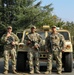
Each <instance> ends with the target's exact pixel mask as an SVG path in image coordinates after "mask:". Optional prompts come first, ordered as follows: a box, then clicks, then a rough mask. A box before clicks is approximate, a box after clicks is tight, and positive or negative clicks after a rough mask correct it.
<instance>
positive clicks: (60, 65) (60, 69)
mask: <svg viewBox="0 0 74 75" xmlns="http://www.w3.org/2000/svg"><path fill="white" fill-rule="evenodd" d="M61 58H62V53H61V52H59V51H58V52H57V53H56V55H55V59H56V63H57V70H58V73H61V72H62V60H61Z"/></svg>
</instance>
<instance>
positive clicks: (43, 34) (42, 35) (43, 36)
mask: <svg viewBox="0 0 74 75" xmlns="http://www.w3.org/2000/svg"><path fill="white" fill-rule="evenodd" d="M38 33H39V34H40V35H41V37H42V39H43V40H44V39H45V33H44V32H38Z"/></svg>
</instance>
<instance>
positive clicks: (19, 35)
mask: <svg viewBox="0 0 74 75" xmlns="http://www.w3.org/2000/svg"><path fill="white" fill-rule="evenodd" d="M17 36H18V38H19V39H20V40H22V36H23V33H22V32H19V33H17Z"/></svg>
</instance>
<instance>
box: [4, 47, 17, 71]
mask: <svg viewBox="0 0 74 75" xmlns="http://www.w3.org/2000/svg"><path fill="white" fill-rule="evenodd" d="M10 58H11V61H12V69H13V70H16V50H15V48H12V49H10V50H9V49H5V50H4V69H5V70H9V59H10Z"/></svg>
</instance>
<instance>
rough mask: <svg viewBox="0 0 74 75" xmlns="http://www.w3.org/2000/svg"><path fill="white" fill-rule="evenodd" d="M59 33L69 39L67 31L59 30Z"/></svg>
mask: <svg viewBox="0 0 74 75" xmlns="http://www.w3.org/2000/svg"><path fill="white" fill-rule="evenodd" d="M59 33H60V34H62V35H63V36H64V38H65V40H70V39H69V34H68V32H61V31H60V32H59ZM49 35H50V32H49Z"/></svg>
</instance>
